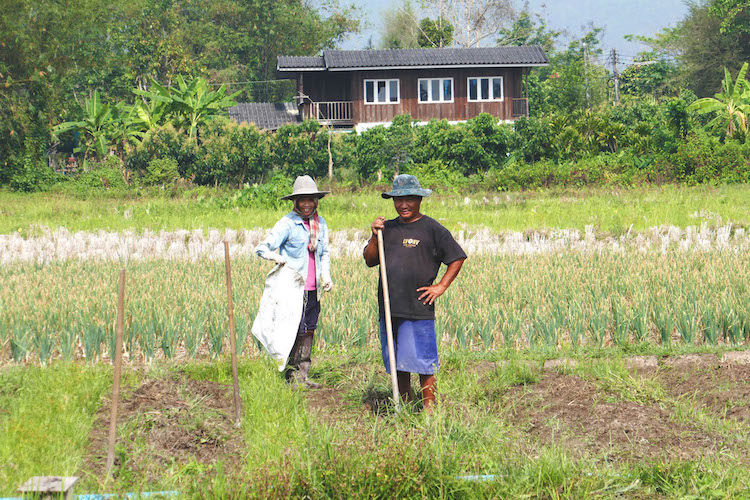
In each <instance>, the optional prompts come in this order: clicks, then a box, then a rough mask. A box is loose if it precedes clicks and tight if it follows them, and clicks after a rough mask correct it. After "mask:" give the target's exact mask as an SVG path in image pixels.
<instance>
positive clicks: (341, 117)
mask: <svg viewBox="0 0 750 500" xmlns="http://www.w3.org/2000/svg"><path fill="white" fill-rule="evenodd" d="M352 107H353V106H352V101H320V102H309V103H305V105H304V106H303V108H302V113H303V118H304V119H305V120H310V119H312V120H317V121H318V122H320V124H321V125H331V126H353V125H354V118H353V116H352Z"/></svg>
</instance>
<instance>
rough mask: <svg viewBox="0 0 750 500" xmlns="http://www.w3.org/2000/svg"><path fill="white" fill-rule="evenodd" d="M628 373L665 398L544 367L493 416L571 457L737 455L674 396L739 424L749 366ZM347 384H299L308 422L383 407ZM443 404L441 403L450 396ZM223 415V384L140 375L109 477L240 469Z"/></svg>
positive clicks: (96, 436)
mask: <svg viewBox="0 0 750 500" xmlns="http://www.w3.org/2000/svg"><path fill="white" fill-rule="evenodd" d="M476 365H477V366H473V365H468V366H466V367H465V370H468V371H470V372H471V373H473V374H476V376H477V380H478V382H477V383H479V384H483V385H485V387H484V389H486V390H487V391H490V392H491V391H493V390H494V388H493V387H492V380H493V377H491V376H490V372H492V371H494V370H495V369H496V367H497V366H498V365H496V364H494V363H486V362H479V363H476ZM633 373H634V376H635V377H642V378H644V379H648V380H650V381H656V382H658V383H659V384H660V385H661V386H662V387H663V389H664V392H665V394H666V395H667V399H669V400H671V403H670V402H669V401H654V402H635V401H631V400H628V399H626V398H624V397H623V396H622V395H620V394H617V393H614V392H609V391H607V390H605V389H602V388H601V387H600V386H598V385H596V384H595V383H594V382H591V381H589V380H585V379H583V378H580V377H578V376H576V375H572V374H570V372H569V371H566V370H560V371H558V370H556V369H552V370H546V371H544V372H543V373H542V374H541V376H540V378H539V381H538V382H537V383H527V384H526V385H523V386H517V387H511V388H510V389H504V390H502V391H501V394H500V399H499V400H498V402H497V405H498V406H497V418H498V419H499V420H504V421H505V423H507V424H510V425H511V426H513V427H514V428H515V429H517V430H518V433H519V436H520V437H521V440H522V441H525V443H524V442H519V443H518V446H522V447H523V448H527V447H534V446H536V445H538V444H541V445H547V446H556V447H561V448H564V449H565V450H566V451H567V452H569V453H571V455H572V456H579V457H584V456H585V457H594V458H595V459H596V460H602V461H606V462H612V463H633V462H644V461H646V462H649V461H672V460H697V459H700V458H701V457H711V456H716V455H718V454H720V453H724V452H725V451H728V452H730V453H731V454H734V455H738V456H743V455H744V453H743V451H742V450H740V449H738V447H741V446H744V445H742V444H741V443H731V442H725V440H724V439H723V438H722V436H721V435H719V434H717V433H714V432H712V431H710V430H706V428H705V426H702V424H701V423H700V422H698V421H693V420H690V419H689V418H686V417H684V416H682V417H680V416H677V415H675V414H674V402H675V401H676V402H679V403H680V404H685V405H688V406H689V407H692V408H694V409H696V410H698V411H701V412H704V413H705V414H707V415H712V416H713V417H715V418H717V419H719V421H720V420H721V419H727V420H730V421H731V422H734V423H735V424H740V425H742V424H744V423H746V422H748V421H749V420H750V365H740V364H732V363H721V362H719V361H718V359H717V358H716V357H715V356H713V357H706V356H701V357H694V358H693V357H683V358H681V359H675V360H662V361H661V362H660V363H659V366H658V367H657V368H648V369H636V371H634V372H633ZM383 376H384V377H385V374H384V373H383ZM450 376H451V375H450V373H444V374H441V377H450ZM356 390H357V388H356V387H353V386H352V385H350V384H343V386H340V387H339V386H337V387H329V386H325V387H323V388H321V389H316V390H306V391H305V392H304V395H303V397H304V399H305V401H306V406H307V409H308V412H309V413H310V416H311V417H312V418H313V419H314V421H315V422H319V423H321V424H325V425H331V426H340V425H344V426H351V427H352V428H354V429H356V428H358V427H359V426H363V425H364V423H365V422H366V421H367V419H368V418H371V417H370V416H368V415H372V414H375V415H380V414H386V413H389V412H390V411H391V409H390V401H389V397H390V393H387V394H386V393H384V392H382V391H376V392H373V393H369V392H368V393H366V394H365V393H363V394H362V395H361V397H360V398H358V397H356ZM444 403H445V404H447V405H448V407H450V405H452V403H453V402H452V401H444ZM461 404H465V402H463V403H461ZM110 411H111V407H110V405H109V404H104V405H103V406H102V408H101V410H100V412H99V415H98V421H97V424H96V425H95V427H94V431H93V433H92V436H91V447H90V450H91V452H90V456H89V458H88V460H87V462H86V464H85V470H84V471H82V472H83V473H84V474H91V475H93V476H94V477H103V475H104V464H105V460H106V446H107V432H108V422H109V414H110ZM232 413H233V403H232V391H231V387H230V386H225V385H221V384H217V383H213V382H209V381H195V380H191V379H189V378H188V377H186V376H183V375H182V374H180V373H176V374H173V375H171V376H169V377H167V378H158V379H156V378H148V377H146V378H145V379H144V380H143V381H142V383H141V384H140V386H138V387H137V388H135V389H132V388H130V389H125V390H124V393H123V395H122V396H121V402H120V410H119V417H118V421H119V432H118V446H119V447H120V449H121V453H119V454H117V456H116V462H115V470H114V472H115V475H116V476H117V475H118V474H131V475H132V476H134V477H138V478H139V479H140V480H141V481H144V482H147V483H150V484H158V482H159V478H160V477H162V475H163V474H164V471H165V470H167V469H169V468H170V466H173V465H175V464H186V463H190V462H191V461H193V462H194V463H195V464H197V466H198V467H210V466H212V465H213V464H215V463H216V462H217V461H221V462H222V464H223V467H224V471H225V473H227V474H228V475H233V474H234V473H235V472H238V473H239V472H240V471H241V469H242V463H243V461H244V452H243V450H244V446H243V441H242V439H243V438H242V435H243V433H242V430H241V429H236V428H235V427H234V425H233V422H232ZM717 432H718V431H717ZM355 433H356V431H355ZM124 434H125V435H124ZM535 443H536V445H535ZM121 460H124V461H125V463H122V462H121Z"/></svg>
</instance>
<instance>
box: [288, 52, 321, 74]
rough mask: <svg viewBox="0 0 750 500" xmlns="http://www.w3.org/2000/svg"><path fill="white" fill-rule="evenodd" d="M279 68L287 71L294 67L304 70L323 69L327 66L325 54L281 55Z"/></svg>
mask: <svg viewBox="0 0 750 500" xmlns="http://www.w3.org/2000/svg"><path fill="white" fill-rule="evenodd" d="M278 65H279V69H282V68H283V69H286V70H287V71H289V70H292V69H297V70H299V69H302V70H308V71H310V70H316V69H318V70H323V69H325V68H326V63H325V60H324V59H323V56H312V57H303V56H279V57H278Z"/></svg>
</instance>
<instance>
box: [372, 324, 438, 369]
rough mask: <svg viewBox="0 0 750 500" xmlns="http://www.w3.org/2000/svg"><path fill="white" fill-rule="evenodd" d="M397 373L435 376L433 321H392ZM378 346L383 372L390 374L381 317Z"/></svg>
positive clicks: (435, 359) (436, 354)
mask: <svg viewBox="0 0 750 500" xmlns="http://www.w3.org/2000/svg"><path fill="white" fill-rule="evenodd" d="M392 322H393V348H394V351H395V352H396V370H397V371H400V372H410V373H419V374H420V375H434V374H435V372H437V369H438V352H437V339H436V336H435V320H433V319H416V320H411V319H403V318H392ZM380 347H381V352H382V354H383V364H384V365H385V371H386V372H388V373H391V364H390V358H389V357H388V336H387V333H386V329H385V319H384V318H380Z"/></svg>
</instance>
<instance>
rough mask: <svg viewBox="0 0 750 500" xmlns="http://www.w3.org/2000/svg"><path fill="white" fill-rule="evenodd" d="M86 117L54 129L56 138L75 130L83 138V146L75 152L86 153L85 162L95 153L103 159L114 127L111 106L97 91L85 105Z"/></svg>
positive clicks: (61, 124) (98, 157) (53, 132)
mask: <svg viewBox="0 0 750 500" xmlns="http://www.w3.org/2000/svg"><path fill="white" fill-rule="evenodd" d="M82 107H83V111H84V117H83V119H82V120H80V121H71V122H64V123H60V124H59V125H57V126H56V127H54V128H53V129H52V134H53V135H54V136H59V135H60V134H63V133H65V132H69V131H71V130H75V131H78V132H80V133H81V135H82V136H83V140H82V143H83V144H82V145H81V146H79V147H77V148H76V149H75V150H74V152H76V153H81V152H83V153H84V162H85V160H86V158H87V157H88V156H89V154H90V153H92V152H93V153H94V155H95V156H96V158H97V159H102V158H104V156H105V155H106V154H107V151H108V150H109V145H110V140H109V137H108V132H110V129H111V128H112V125H113V121H114V118H113V114H112V109H111V108H110V106H109V104H107V103H103V102H102V101H101V99H100V98H99V91H98V90H95V91H94V94H93V96H92V97H91V98H90V99H86V100H85V101H84V103H83V106H82Z"/></svg>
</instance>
